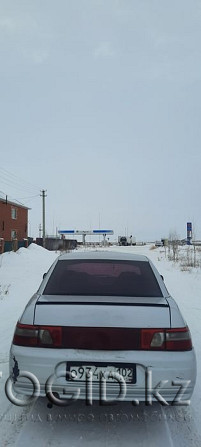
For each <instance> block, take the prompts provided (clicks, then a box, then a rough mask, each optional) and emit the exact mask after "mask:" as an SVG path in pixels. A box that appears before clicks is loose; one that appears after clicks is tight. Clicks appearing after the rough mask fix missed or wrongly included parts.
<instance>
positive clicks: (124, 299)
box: [7, 251, 196, 405]
mask: <svg viewBox="0 0 201 447" xmlns="http://www.w3.org/2000/svg"><path fill="white" fill-rule="evenodd" d="M195 380H196V358H195V353H194V349H193V346H192V341H191V335H190V332H189V329H188V326H187V324H186V322H185V321H184V319H183V317H182V315H181V313H180V310H179V309H178V306H177V304H176V302H175V301H174V299H173V298H172V297H171V296H170V295H169V293H168V291H167V289H166V287H165V284H164V281H163V278H162V277H161V275H160V274H159V273H158V271H157V270H156V268H155V267H154V265H153V264H152V263H151V261H150V260H149V259H148V258H147V257H145V256H141V255H133V254H128V253H120V252H118V253H117V252H112V251H89V252H82V251H80V252H79V251H77V252H73V253H67V254H64V255H62V256H59V257H58V258H57V260H56V261H55V262H54V264H53V265H52V266H51V268H50V270H49V271H48V273H47V274H45V276H44V279H43V281H42V283H41V285H40V287H39V289H38V291H37V292H36V293H35V295H34V296H33V297H32V298H31V299H30V301H29V302H28V304H27V306H26V308H25V310H24V312H23V314H22V316H21V317H20V319H19V321H18V323H17V325H16V328H15V333H14V338H13V342H12V346H11V350H10V378H9V380H8V381H9V384H8V386H7V395H8V398H9V399H10V400H11V401H12V395H13V396H14V395H15V396H16V394H14V393H13V390H14V391H15V393H16V392H17V393H21V394H24V395H27V396H29V397H28V398H26V399H28V402H29V401H30V399H32V398H35V397H37V396H47V397H48V398H49V400H50V401H51V402H52V403H54V404H57V405H66V404H69V402H71V401H72V402H73V401H74V400H76V399H86V401H87V403H88V404H89V405H90V404H92V402H93V400H98V399H100V400H101V402H103V404H107V403H110V404H111V403H113V402H114V403H115V402H116V401H119V400H121V401H122V400H127V401H131V402H132V403H133V404H134V405H138V404H139V401H145V402H146V403H147V404H151V403H152V401H158V402H160V403H162V404H163V405H164V404H165V405H168V404H170V403H171V404H176V405H180V404H184V405H185V404H189V399H190V397H191V395H192V392H193V389H194V385H195ZM11 382H12V384H11ZM13 399H15V398H14V397H13ZM13 402H14V401H13ZM14 403H15V402H14ZM19 404H20V403H19Z"/></svg>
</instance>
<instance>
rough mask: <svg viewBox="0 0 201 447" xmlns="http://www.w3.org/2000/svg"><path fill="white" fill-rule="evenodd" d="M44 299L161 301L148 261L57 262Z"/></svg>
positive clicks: (157, 285)
mask: <svg viewBox="0 0 201 447" xmlns="http://www.w3.org/2000/svg"><path fill="white" fill-rule="evenodd" d="M43 294H44V295H85V296H86V295H88V296H133V297H161V296H163V295H162V292H161V289H160V287H159V284H158V281H157V279H156V277H155V275H154V272H153V270H152V268H151V266H150V264H149V262H146V261H113V260H81V261H80V260H79V261H70V260H61V261H58V262H57V264H56V266H55V268H54V270H53V272H52V274H51V276H50V278H49V281H48V282H47V285H46V287H45V289H44V292H43Z"/></svg>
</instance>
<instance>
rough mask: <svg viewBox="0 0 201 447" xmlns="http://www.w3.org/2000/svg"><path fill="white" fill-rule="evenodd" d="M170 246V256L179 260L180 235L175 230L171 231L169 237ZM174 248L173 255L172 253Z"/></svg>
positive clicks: (174, 259)
mask: <svg viewBox="0 0 201 447" xmlns="http://www.w3.org/2000/svg"><path fill="white" fill-rule="evenodd" d="M168 247H169V258H170V259H173V261H178V254H179V235H178V233H177V232H176V231H175V230H174V231H170V233H169V238H168ZM171 250H172V255H171Z"/></svg>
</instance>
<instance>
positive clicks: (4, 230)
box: [0, 198, 30, 241]
mask: <svg viewBox="0 0 201 447" xmlns="http://www.w3.org/2000/svg"><path fill="white" fill-rule="evenodd" d="M29 209H30V208H27V207H26V206H23V205H20V204H18V203H14V202H10V201H9V200H6V199H2V198H0V238H3V239H4V240H5V241H12V240H13V239H18V241H22V240H23V239H24V238H27V236H28V210H29Z"/></svg>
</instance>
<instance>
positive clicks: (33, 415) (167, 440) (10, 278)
mask: <svg viewBox="0 0 201 447" xmlns="http://www.w3.org/2000/svg"><path fill="white" fill-rule="evenodd" d="M108 249H109V250H110V249H111V250H117V251H119V250H120V251H126V252H127V251H129V252H131V251H132V252H135V253H141V254H145V255H147V256H148V257H149V258H150V259H151V260H152V261H153V262H154V264H155V265H156V267H157V268H158V270H159V272H160V273H161V274H162V275H163V276H164V278H165V283H166V285H167V288H168V290H169V292H170V293H171V294H172V295H173V297H174V298H175V299H176V301H177V303H178V304H179V307H180V309H181V311H182V313H183V315H184V317H185V318H186V320H187V322H188V325H189V327H190V329H191V333H192V337H193V342H194V346H195V349H196V354H197V364H198V365H197V366H198V377H197V383H196V388H195V391H194V394H193V397H192V400H191V405H190V407H177V408H175V407H161V406H160V405H158V404H154V405H153V406H152V407H146V406H144V405H140V406H139V407H133V406H132V405H131V404H130V403H121V404H118V405H116V406H110V407H100V406H99V405H98V404H97V403H96V404H95V405H93V406H92V407H86V405H85V403H84V402H76V403H75V404H73V405H72V406H70V407H64V408H61V407H53V408H52V409H49V408H47V401H46V399H38V401H37V402H36V403H35V404H34V405H33V406H32V407H16V406H14V405H13V404H11V403H10V402H9V401H8V399H7V397H6V395H5V392H4V385H5V381H6V379H7V377H8V355H9V347H10V343H11V340H12V335H13V331H14V328H15V324H16V322H17V319H18V317H19V316H20V314H21V312H22V311H23V309H24V306H25V304H26V303H27V301H28V300H29V298H30V297H31V296H32V294H33V293H34V292H35V291H36V290H37V288H38V286H39V284H40V282H41V280H42V276H43V273H44V272H45V271H47V269H48V268H49V267H50V265H51V264H52V262H53V261H54V260H55V259H56V257H57V256H58V254H59V253H55V252H49V251H47V250H45V249H43V248H41V247H38V246H36V245H34V244H32V245H31V246H30V247H29V248H28V249H25V248H21V249H20V250H18V252H16V253H13V252H11V253H5V254H3V255H1V256H0V372H2V378H1V374H0V439H1V441H0V446H1V447H5V446H8V445H11V446H20V447H21V446H23V445H25V444H27V443H28V444H29V446H30V447H31V446H35V444H36V443H37V444H38V445H41V446H42V445H44V446H56V445H59V446H64V445H69V446H82V447H83V446H88V445H89V446H90V445H93V446H94V445H95V446H96V447H98V446H121V445H128V446H130V445H136V446H143V447H144V446H149V447H150V446H154V447H158V446H164V447H168V446H179V447H187V446H193V447H198V446H199V447H200V445H201V427H200V417H201V385H200V382H199V378H200V377H201V347H200V339H201V325H200V314H201V269H191V271H190V272H189V271H181V270H180V267H179V265H178V264H175V263H173V262H170V261H168V260H167V259H166V258H165V252H164V249H162V248H157V249H156V250H150V246H142V247H113V248H108Z"/></svg>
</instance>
